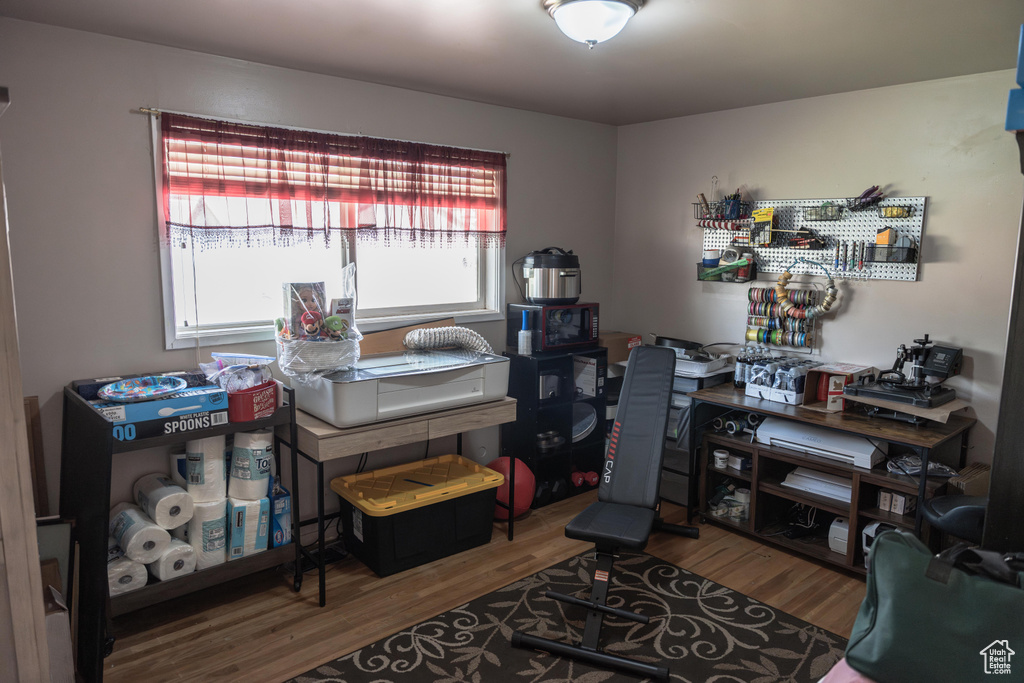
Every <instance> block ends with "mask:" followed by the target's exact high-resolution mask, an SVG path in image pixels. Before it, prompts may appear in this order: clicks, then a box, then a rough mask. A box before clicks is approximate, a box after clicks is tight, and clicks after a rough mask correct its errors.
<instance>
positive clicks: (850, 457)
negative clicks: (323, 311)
mask: <svg viewBox="0 0 1024 683" xmlns="http://www.w3.org/2000/svg"><path fill="white" fill-rule="evenodd" d="M757 442H758V443H763V444H767V445H769V446H778V447H780V448H788V449H789V450H791V451H798V452H800V453H808V454H810V455H817V456H820V457H822V458H828V459H830V460H837V461H839V462H845V463H847V464H848V465H853V466H854V467H863V468H864V469H868V470H869V469H871V468H872V467H874V466H875V465H877V464H878V463H880V462H882V460H884V459H885V453H886V451H888V449H889V444H888V443H887V442H885V441H879V442H878V443H875V442H874V441H872V440H871V439H868V438H867V437H863V436H855V435H853V434H844V433H843V432H837V431H833V430H831V429H823V428H821V427H815V426H813V425H807V424H803V423H801V422H792V421H790V420H782V419H779V418H777V417H766V418H765V419H764V422H762V423H761V425H760V426H759V427H758V428H757Z"/></svg>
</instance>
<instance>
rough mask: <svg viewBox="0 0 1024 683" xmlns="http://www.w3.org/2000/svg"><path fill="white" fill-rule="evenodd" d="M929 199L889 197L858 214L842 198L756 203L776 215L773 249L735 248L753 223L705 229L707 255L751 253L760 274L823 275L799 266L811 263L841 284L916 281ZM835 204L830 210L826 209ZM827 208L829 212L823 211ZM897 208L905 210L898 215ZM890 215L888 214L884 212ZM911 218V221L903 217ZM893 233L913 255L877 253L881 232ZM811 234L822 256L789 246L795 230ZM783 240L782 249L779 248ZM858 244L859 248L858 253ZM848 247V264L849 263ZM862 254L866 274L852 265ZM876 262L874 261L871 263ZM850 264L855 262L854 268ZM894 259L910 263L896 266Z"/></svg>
mask: <svg viewBox="0 0 1024 683" xmlns="http://www.w3.org/2000/svg"><path fill="white" fill-rule="evenodd" d="M926 199H927V198H926V197H890V198H888V199H883V200H882V201H881V202H880V203H878V204H875V205H872V206H870V207H868V208H865V209H862V210H859V211H853V210H851V209H849V208H847V207H848V204H849V203H850V202H851V201H852V200H850V199H849V198H846V197H842V198H836V199H772V200H762V201H755V202H751V206H752V209H753V210H754V211H756V210H757V209H763V208H768V207H771V208H773V209H774V210H775V215H774V219H773V223H772V231H773V240H772V244H771V245H763V246H758V245H753V247H752V248H751V247H750V246H749V245H747V244H742V243H739V244H734V239H736V238H739V239H740V240H741V241H742V240H743V238H744V236H749V230H750V225H751V221H737V222H735V223H733V224H732V227H733V228H738V229H732V230H729V229H721V228H717V227H705V228H704V249H726V248H727V247H730V246H732V247H734V248H735V249H737V250H739V251H752V252H753V254H754V259H755V260H756V261H757V269H758V272H762V273H781V272H783V271H785V270H787V269H789V270H790V272H792V273H794V274H796V273H810V274H812V275H821V274H822V273H821V270H820V269H819V268H816V267H814V266H812V265H808V264H804V263H797V264H796V265H795V266H793V267H792V268H789V267H790V266H791V265H792V264H793V263H794V262H795V261H797V260H798V259H801V258H806V259H809V260H812V261H818V262H820V263H821V264H822V265H824V266H825V267H826V268H827V269H828V271H829V273H831V274H832V276H833V277H834V278H835V279H837V280H839V279H864V280H903V281H910V282H913V281H915V280H917V266H918V263H919V262H920V260H921V236H922V234H923V232H924V212H925V203H926ZM827 203H831V206H827ZM823 205H824V206H827V208H824V209H823V208H822V207H823ZM894 207H905V208H904V209H896V208H894ZM886 208H888V209H889V210H888V211H886V210H885V209H886ZM904 212H906V213H907V214H908V215H907V216H906V217H899V216H900V214H902V213H904ZM700 223H705V224H708V223H711V224H721V223H724V222H722V221H715V222H711V221H700V222H699V223H698V224H700ZM886 227H891V228H893V230H894V231H895V233H896V236H897V239H898V238H901V237H902V238H907V239H909V240H910V249H909V250H908V249H907V248H905V247H903V248H897V247H889V248H886V247H878V246H877V245H876V244H875V237H876V233H877V231H878V230H879V229H881V228H886ZM801 228H808V229H810V230H811V231H812V232H813V233H815V234H816V235H818V236H819V237H820V238H821V239H822V241H824V242H825V244H826V248H825V249H823V250H811V249H798V248H793V247H788V246H782V245H784V244H785V239H786V238H787V237H788V236H792V235H794V234H795V231H796V230H799V229H801ZM780 240H782V241H781V243H780ZM854 244H856V245H857V247H856V251H854V249H855V247H854V246H853V245H854ZM837 245H838V246H839V261H840V263H839V265H838V267H837V265H836V246H837ZM844 245H845V247H846V248H845V254H846V256H845V259H844ZM861 248H864V250H865V251H866V254H865V259H864V261H863V264H864V265H863V268H861V267H859V264H860V260H859V259H853V256H854V254H855V253H859V252H860V251H861ZM872 257H873V258H874V260H869V259H871V258H872ZM851 259H853V262H852V263H851ZM894 259H901V260H907V261H909V262H894Z"/></svg>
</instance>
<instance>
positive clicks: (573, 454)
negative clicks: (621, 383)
mask: <svg viewBox="0 0 1024 683" xmlns="http://www.w3.org/2000/svg"><path fill="white" fill-rule="evenodd" d="M505 355H506V356H507V357H508V358H509V361H510V367H509V386H508V395H509V396H511V397H513V398H515V399H516V400H517V402H518V415H517V419H516V421H515V422H512V423H507V424H503V425H502V426H501V450H502V455H503V456H513V457H516V458H518V459H519V460H521V461H523V462H524V463H525V464H526V465H527V466H528V467H529V468H530V470H531V471H532V472H533V475H534V478H535V479H536V481H537V495H535V497H534V504H533V506H532V507H534V508H537V507H543V506H544V505H546V504H548V503H551V502H554V501H556V500H560V499H562V498H565V497H568V496H572V495H577V494H579V493H583V492H585V491H590V490H593V489H594V488H596V487H597V486H596V484H589V483H587V482H585V481H584V482H583V483H582V484H580V485H577V484H576V483H574V481H573V472H582V473H587V472H595V473H597V475H600V473H601V467H602V463H603V461H604V451H605V404H606V394H607V391H606V378H607V371H608V350H607V349H605V348H603V347H593V348H588V349H575V350H572V351H566V352H564V353H545V354H535V355H519V354H516V353H512V352H510V351H509V352H506V353H505ZM577 358H580V359H587V360H588V361H591V362H593V363H594V364H595V367H594V370H595V377H594V381H593V383H592V387H588V391H587V392H586V393H585V392H584V391H583V387H582V386H577V383H576V381H575V367H576V363H577V360H576V359H577ZM591 394H593V395H591ZM591 410H592V411H593V413H592V414H593V416H594V421H593V427H592V428H590V429H588V431H587V433H586V434H585V435H582V434H578V435H577V436H578V438H577V439H576V440H575V441H574V440H573V427H574V424H577V425H578V424H580V416H581V415H584V414H589V413H590V411H591ZM545 435H546V436H545ZM577 479H578V477H577Z"/></svg>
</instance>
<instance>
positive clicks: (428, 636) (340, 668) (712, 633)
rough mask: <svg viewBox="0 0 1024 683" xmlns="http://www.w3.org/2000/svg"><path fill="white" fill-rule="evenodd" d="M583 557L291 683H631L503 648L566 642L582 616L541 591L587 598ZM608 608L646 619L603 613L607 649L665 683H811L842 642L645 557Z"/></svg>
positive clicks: (633, 557)
mask: <svg viewBox="0 0 1024 683" xmlns="http://www.w3.org/2000/svg"><path fill="white" fill-rule="evenodd" d="M594 564H595V559H594V554H593V552H590V553H585V554H583V555H578V556H576V557H573V558H570V559H568V560H566V561H565V562H561V563H559V564H556V565H554V566H552V567H549V568H548V569H545V570H543V571H540V572H538V573H536V574H534V575H532V576H528V577H526V578H525V579H522V580H520V581H516V582H515V583H512V584H509V585H508V586H505V587H504V588H501V589H499V590H497V591H494V592H493V593H489V594H487V595H484V596H483V597H480V598H477V599H476V600H473V601H472V602H469V603H467V604H465V605H462V606H461V607H457V608H455V609H453V610H450V611H448V612H444V613H443V614H439V615H437V616H436V617H434V618H433V619H428V620H427V621H424V622H422V623H419V624H417V625H415V626H413V627H412V628H408V629H406V630H404V631H401V632H400V633H396V634H394V635H392V636H389V637H387V638H383V639H381V640H378V641H377V642H376V643H373V644H372V645H369V646H367V647H364V648H362V649H361V650H357V651H355V652H352V653H349V654H347V655H345V656H344V657H340V658H339V659H336V660H334V661H333V662H328V663H327V664H324V665H323V666H319V667H317V668H316V669H314V670H312V671H309V672H307V673H305V674H303V675H302V676H299V677H297V678H295V679H293V681H294V683H314V682H320V681H326V682H335V683H426V682H427V681H431V682H435V683H442V682H443V683H491V682H492V681H498V682H500V681H521V682H523V683H541V682H544V683H598V682H601V681H624V682H625V681H637V680H638V679H637V678H636V677H635V676H629V675H627V674H622V673H613V672H610V671H603V670H600V669H597V668H595V667H592V666H590V665H586V664H581V663H579V662H574V661H572V660H569V659H565V658H561V657H555V656H552V655H549V654H543V653H539V652H535V651H532V650H517V649H514V648H512V646H511V645H510V644H509V637H510V636H511V634H512V631H514V630H522V631H524V632H526V633H531V634H535V635H539V636H543V637H546V638H553V639H557V640H562V641H565V642H569V641H572V642H578V641H579V638H580V635H581V633H582V631H583V622H584V619H585V616H586V610H585V609H584V608H582V607H576V606H573V605H566V604H564V603H560V602H556V601H554V600H551V599H548V598H546V597H544V591H546V590H555V591H558V592H560V593H567V594H570V595H574V594H575V595H578V596H579V597H582V598H587V597H589V595H590V583H591V574H592V572H593V568H594ZM608 604H609V605H611V606H614V607H622V608H625V609H629V610H632V611H635V612H639V613H641V614H646V615H648V616H649V617H650V618H651V619H650V623H649V624H646V625H643V624H638V623H636V622H633V621H626V620H622V619H617V618H615V617H610V616H609V617H605V621H604V628H603V629H602V631H601V645H602V647H603V649H605V650H606V651H607V652H612V653H615V654H619V655H624V656H627V657H631V658H633V659H637V660H639V661H643V662H650V663H654V664H657V665H659V666H667V667H669V669H670V670H671V672H672V681H673V682H687V683H712V682H713V683H739V682H742V683H769V682H774V681H792V682H794V683H804V682H807V683H812V682H814V681H817V680H818V679H819V678H821V677H822V676H824V675H825V674H826V673H827V672H828V670H829V669H830V668H832V665H834V664H835V663H836V662H837V661H838V660H839V659H840V658H841V657H842V656H843V651H844V650H845V648H846V639H845V638H842V637H840V636H837V635H835V634H834V633H830V632H828V631H825V630H823V629H820V628H818V627H816V626H812V625H810V624H808V623H807V622H804V621H801V620H800V619H796V618H794V617H792V616H790V615H788V614H786V613H785V612H781V611H779V610H777V609H774V608H772V607H769V606H767V605H765V604H763V603H760V602H757V601H756V600H753V599H751V598H748V597H747V596H745V595H743V594H741V593H737V592H736V591H733V590H730V589H728V588H725V587H724V586H720V585H718V584H716V583H713V582H711V581H708V580H707V579H704V578H702V577H700V576H697V575H696V574H692V573H690V572H688V571H686V570H685V569H680V568H679V567H677V566H675V565H673V564H669V563H667V562H664V561H662V560H659V559H657V558H655V557H651V556H650V555H644V554H630V555H622V556H621V557H620V558H619V559H618V561H617V562H616V563H615V569H614V571H613V573H612V587H611V590H610V592H609V596H608Z"/></svg>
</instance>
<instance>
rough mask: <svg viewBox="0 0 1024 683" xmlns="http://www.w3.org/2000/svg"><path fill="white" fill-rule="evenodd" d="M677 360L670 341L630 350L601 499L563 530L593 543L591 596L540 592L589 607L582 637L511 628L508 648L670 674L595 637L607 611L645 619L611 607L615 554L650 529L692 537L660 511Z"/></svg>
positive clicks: (637, 543) (643, 540)
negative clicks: (566, 638)
mask: <svg viewBox="0 0 1024 683" xmlns="http://www.w3.org/2000/svg"><path fill="white" fill-rule="evenodd" d="M675 364H676V355H675V353H674V352H673V350H672V349H669V348H660V347H655V346H640V347H637V348H636V349H634V350H633V352H632V353H631V354H630V356H629V364H628V365H627V366H626V376H625V379H624V380H623V384H622V393H621V394H620V399H619V408H618V411H617V412H616V417H615V424H614V425H613V426H612V436H611V443H610V445H609V447H608V453H607V455H606V456H605V461H604V471H603V473H602V477H601V484H600V486H599V487H598V496H597V498H598V501H597V502H596V503H593V504H592V505H590V507H588V508H587V509H586V510H584V511H583V512H581V513H580V514H578V515H577V516H576V517H575V518H573V519H572V521H570V522H569V523H568V524H567V525H566V526H565V535H566V536H568V537H569V538H573V539H577V540H581V541H590V542H593V543H594V544H595V545H596V546H597V566H596V568H595V570H594V587H593V590H592V592H591V594H590V599H589V600H584V599H581V598H577V597H573V596H571V595H563V594H561V593H555V592H553V591H548V592H547V593H545V595H546V596H547V597H549V598H551V599H553V600H559V601H561V602H566V603H569V604H571V605H577V606H579V607H584V608H586V610H587V621H586V625H585V627H584V629H583V637H582V640H581V642H580V643H579V644H578V645H577V644H572V643H562V642H559V641H556V640H550V639H548V638H541V637H539V636H535V635H531V634H528V633H523V632H521V631H516V632H514V633H513V634H512V646H513V647H522V648H531V649H534V650H541V651H543V652H550V653H551V654H554V655H561V656H563V657H571V658H573V659H578V660H580V661H584V662H587V663H590V664H593V665H595V666H599V667H607V668H613V669H619V670H622V671H627V672H629V673H633V674H637V675H640V676H648V677H650V678H653V679H655V680H659V681H667V680H668V677H669V670H668V668H666V667H659V666H655V665H653V664H647V663H644V662H638V661H636V660H633V659H628V658H626V657H620V656H618V655H614V654H610V653H608V652H604V651H603V650H601V649H600V647H599V645H600V643H599V640H600V636H601V624H602V622H603V621H604V617H605V615H613V616H616V617H618V618H620V619H628V620H631V621H636V622H638V623H641V624H646V623H648V622H649V621H650V619H649V617H647V616H644V615H642V614H636V613H634V612H629V611H626V610H623V609H617V608H614V607H609V606H608V604H607V599H608V588H609V585H610V584H611V573H612V565H613V564H614V562H615V553H617V552H618V551H619V550H634V551H639V550H643V549H644V547H646V545H647V539H648V537H649V536H650V534H651V531H654V530H663V531H668V532H670V533H675V534H679V535H681V536H688V537H690V538H697V534H698V530H697V529H696V528H694V527H686V526H677V525H674V524H666V523H664V522H662V520H661V519H660V518H659V517H658V510H657V506H658V490H659V485H660V483H661V461H662V455H663V452H664V445H665V427H666V424H667V422H668V412H669V403H670V400H671V396H672V374H673V371H674V370H675Z"/></svg>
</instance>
